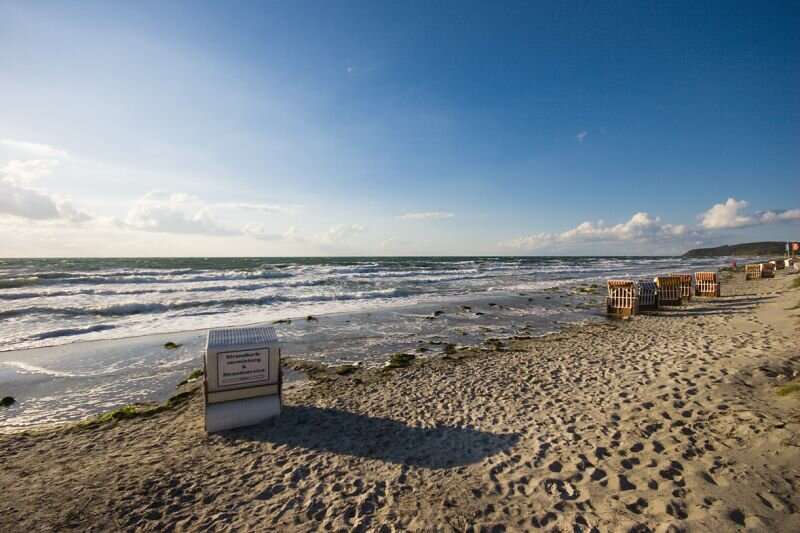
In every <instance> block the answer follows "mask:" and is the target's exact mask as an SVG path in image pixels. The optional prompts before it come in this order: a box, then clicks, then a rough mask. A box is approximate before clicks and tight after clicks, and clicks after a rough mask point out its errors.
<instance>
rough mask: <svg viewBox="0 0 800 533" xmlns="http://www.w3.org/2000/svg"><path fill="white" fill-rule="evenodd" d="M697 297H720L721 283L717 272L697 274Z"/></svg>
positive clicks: (695, 292) (695, 276)
mask: <svg viewBox="0 0 800 533" xmlns="http://www.w3.org/2000/svg"><path fill="white" fill-rule="evenodd" d="M694 279H695V284H694V294H695V296H706V297H711V298H718V297H719V281H718V279H717V273H716V272H695V274H694Z"/></svg>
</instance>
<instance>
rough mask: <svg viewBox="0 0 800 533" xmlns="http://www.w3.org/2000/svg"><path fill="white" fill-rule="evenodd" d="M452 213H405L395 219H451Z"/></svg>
mask: <svg viewBox="0 0 800 533" xmlns="http://www.w3.org/2000/svg"><path fill="white" fill-rule="evenodd" d="M454 216H455V215H454V214H453V213H445V212H442V211H432V212H429V213H406V214H404V215H399V216H398V217H397V218H398V219H400V220H438V219H442V218H453V217H454Z"/></svg>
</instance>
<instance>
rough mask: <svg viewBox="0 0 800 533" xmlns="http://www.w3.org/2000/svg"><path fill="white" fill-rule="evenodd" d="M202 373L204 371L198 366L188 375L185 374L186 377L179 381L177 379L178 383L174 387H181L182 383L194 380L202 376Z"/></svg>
mask: <svg viewBox="0 0 800 533" xmlns="http://www.w3.org/2000/svg"><path fill="white" fill-rule="evenodd" d="M203 373H204V372H203V369H202V368H198V369H197V370H193V371H192V372H191V373H190V374H189V375H188V376H186V378H184V379H182V380H181V381H179V382H178V384H177V385H175V387H176V388H177V387H181V386H183V385H186V384H187V383H190V382H192V381H196V380H197V379H198V378H200V377H202V376H203Z"/></svg>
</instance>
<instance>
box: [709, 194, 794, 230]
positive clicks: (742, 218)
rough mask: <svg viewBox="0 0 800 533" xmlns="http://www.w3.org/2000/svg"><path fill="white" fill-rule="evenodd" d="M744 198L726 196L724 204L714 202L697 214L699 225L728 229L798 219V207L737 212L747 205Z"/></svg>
mask: <svg viewBox="0 0 800 533" xmlns="http://www.w3.org/2000/svg"><path fill="white" fill-rule="evenodd" d="M748 205H749V204H748V202H747V201H745V200H739V201H737V200H735V199H733V198H728V200H727V201H726V202H725V203H724V204H714V205H713V206H712V207H711V209H709V210H708V211H706V212H705V213H701V214H700V215H698V219H699V220H700V227H702V228H705V229H729V228H743V227H746V226H757V225H760V224H775V223H778V222H788V221H793V220H800V209H789V210H785V211H756V212H755V213H752V214H749V215H747V214H742V213H739V211H740V210H742V209H745V208H746V207H747V206H748Z"/></svg>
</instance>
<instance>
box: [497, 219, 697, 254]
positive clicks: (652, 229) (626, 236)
mask: <svg viewBox="0 0 800 533" xmlns="http://www.w3.org/2000/svg"><path fill="white" fill-rule="evenodd" d="M688 232H689V229H688V228H687V227H686V226H684V225H672V224H662V223H661V220H660V219H659V218H658V217H651V216H650V215H649V214H648V213H644V212H639V213H636V214H634V215H633V216H632V217H631V218H630V220H628V221H627V222H623V223H620V224H616V225H614V226H608V227H607V226H605V224H604V222H603V221H602V220H598V221H597V222H583V223H581V224H578V225H577V226H576V227H574V228H571V229H568V230H566V231H562V232H560V233H537V234H534V235H527V236H524V237H518V238H516V239H511V240H508V241H504V242H501V243H499V245H500V246H501V247H503V248H513V249H517V250H532V249H536V248H542V247H544V246H548V245H552V244H557V243H583V242H604V241H605V242H609V241H644V240H646V241H657V242H664V241H671V240H675V239H676V238H679V237H681V236H684V235H686V234H687V233H688Z"/></svg>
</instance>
